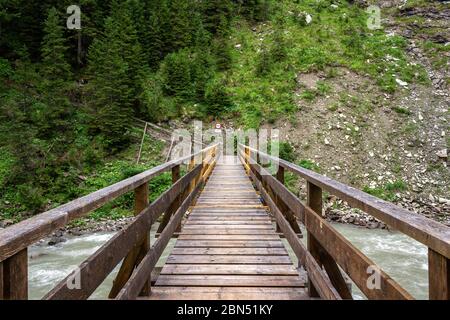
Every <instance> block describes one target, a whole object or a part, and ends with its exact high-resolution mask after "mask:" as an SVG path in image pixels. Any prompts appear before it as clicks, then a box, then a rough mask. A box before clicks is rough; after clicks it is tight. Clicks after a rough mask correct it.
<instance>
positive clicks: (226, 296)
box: [149, 287, 309, 300]
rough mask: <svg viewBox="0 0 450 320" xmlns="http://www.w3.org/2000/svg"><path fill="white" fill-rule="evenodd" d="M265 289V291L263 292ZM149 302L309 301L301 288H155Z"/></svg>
mask: <svg viewBox="0 0 450 320" xmlns="http://www.w3.org/2000/svg"><path fill="white" fill-rule="evenodd" d="M264 289H265V290H264ZM149 299H151V300H162V299H164V300H237V299H242V300H309V297H308V295H307V293H306V290H305V289H303V288H251V287H228V288H227V287H225V288H223V287H214V288H206V287H197V288H196V287H155V288H154V290H153V293H152V296H151V297H150V298H149Z"/></svg>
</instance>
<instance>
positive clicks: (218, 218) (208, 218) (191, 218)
mask: <svg viewBox="0 0 450 320" xmlns="http://www.w3.org/2000/svg"><path fill="white" fill-rule="evenodd" d="M189 221H204V222H219V221H220V222H222V221H252V222H253V221H268V222H270V221H271V219H270V217H269V216H265V217H264V216H260V217H258V216H247V215H241V216H228V217H227V216H197V215H195V214H190V215H189Z"/></svg>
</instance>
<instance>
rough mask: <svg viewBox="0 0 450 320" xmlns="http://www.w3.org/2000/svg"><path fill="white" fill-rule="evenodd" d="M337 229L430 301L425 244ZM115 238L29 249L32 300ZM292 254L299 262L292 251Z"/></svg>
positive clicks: (100, 295) (102, 294)
mask: <svg viewBox="0 0 450 320" xmlns="http://www.w3.org/2000/svg"><path fill="white" fill-rule="evenodd" d="M334 227H335V228H336V229H337V230H339V231H340V232H341V233H342V234H343V235H344V236H345V237H346V238H347V239H349V240H350V241H351V242H352V243H353V244H354V245H355V246H356V247H357V248H359V249H360V250H361V251H362V252H363V253H365V254H366V255H367V256H368V257H369V258H371V259H372V260H373V261H374V262H376V263H377V264H378V265H379V266H380V267H381V268H382V269H383V270H384V271H385V272H386V273H387V274H389V275H390V276H391V277H392V278H393V279H394V280H396V281H397V282H398V283H399V284H400V285H402V286H403V287H404V288H405V289H406V290H407V291H408V292H410V293H411V294H412V295H413V296H414V297H415V298H417V299H427V297H428V263H427V248H426V247H425V246H424V245H422V244H420V243H418V242H417V241H415V240H412V239H411V238H409V237H407V236H405V235H403V234H401V233H398V232H393V231H387V230H378V229H376V230H368V229H365V228H359V227H355V226H351V225H344V224H334ZM156 228H157V225H154V227H153V228H152V232H151V241H152V243H154V241H155V239H154V234H155V231H156ZM112 236H113V233H95V234H89V235H84V236H79V237H70V238H68V239H67V241H66V242H64V243H61V244H58V245H56V246H46V245H39V246H33V247H31V248H30V250H29V255H30V260H29V262H30V264H29V297H30V299H40V298H42V296H43V295H44V294H45V293H47V292H48V291H49V290H50V289H51V288H52V287H53V286H55V285H56V283H57V282H58V281H60V280H62V279H64V277H66V276H67V275H68V274H69V273H70V272H71V271H73V270H74V269H75V268H76V267H77V265H78V264H79V263H80V262H82V261H83V260H84V259H86V258H87V257H89V256H90V255H91V254H92V253H94V252H95V250H97V249H98V248H100V246H101V245H102V244H104V243H105V242H106V241H107V240H108V239H110V238H111V237H112ZM174 243H175V240H171V242H170V244H169V246H168V247H167V248H166V250H165V251H164V253H163V256H162V257H161V259H160V261H159V262H158V266H162V265H163V264H164V262H165V259H167V256H168V254H169V252H170V250H171V249H172V248H173V245H174ZM290 255H291V257H292V258H293V260H295V257H294V255H293V253H292V252H290ZM119 265H120V264H119ZM118 268H119V267H117V268H116V269H115V270H114V272H113V273H112V274H110V275H109V277H108V278H107V279H106V280H105V281H104V282H103V284H102V285H101V286H100V287H99V288H98V289H97V290H96V292H95V293H94V294H93V295H92V297H91V299H105V298H107V296H108V292H109V289H110V288H111V285H112V280H113V279H114V276H115V274H116V273H117V271H118ZM352 290H353V295H354V298H355V299H364V296H363V295H362V293H361V292H360V291H359V290H358V288H357V287H356V286H355V285H353V286H352Z"/></svg>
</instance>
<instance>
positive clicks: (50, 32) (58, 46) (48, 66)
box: [41, 7, 71, 80]
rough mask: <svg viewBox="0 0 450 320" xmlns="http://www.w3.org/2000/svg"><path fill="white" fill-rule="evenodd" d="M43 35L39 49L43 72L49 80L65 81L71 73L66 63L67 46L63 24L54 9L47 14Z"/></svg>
mask: <svg viewBox="0 0 450 320" xmlns="http://www.w3.org/2000/svg"><path fill="white" fill-rule="evenodd" d="M44 33H45V35H44V39H43V41H42V47H41V51H42V64H43V71H44V73H45V75H46V77H47V78H48V79H50V80H58V79H59V80H65V79H67V78H69V77H70V74H71V72H70V65H69V63H67V61H66V53H67V45H66V40H65V38H64V29H63V24H62V20H61V19H60V18H59V15H58V11H57V10H56V8H55V7H52V8H51V9H50V10H49V12H48V16H47V20H46V21H45V24H44Z"/></svg>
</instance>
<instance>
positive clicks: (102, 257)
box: [43, 165, 201, 300]
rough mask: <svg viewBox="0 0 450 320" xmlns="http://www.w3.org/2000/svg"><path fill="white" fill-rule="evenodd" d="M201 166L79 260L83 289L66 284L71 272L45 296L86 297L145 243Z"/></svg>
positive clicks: (53, 297) (48, 297) (79, 298)
mask: <svg viewBox="0 0 450 320" xmlns="http://www.w3.org/2000/svg"><path fill="white" fill-rule="evenodd" d="M200 170H201V165H198V166H197V167H196V168H195V169H194V170H193V171H191V172H189V173H187V174H186V175H185V176H184V177H183V178H181V179H180V180H179V181H178V182H177V183H176V184H175V185H173V186H172V187H171V188H170V189H169V190H167V191H166V192H164V193H163V194H162V195H161V196H160V197H159V198H158V199H157V200H155V201H154V202H153V203H152V204H150V205H149V206H148V207H147V208H146V209H145V210H144V211H143V212H142V213H141V214H140V215H139V216H137V217H136V218H135V219H134V220H133V221H132V222H131V223H130V224H129V225H128V226H126V227H125V228H124V229H123V230H121V231H119V232H118V233H116V234H115V235H114V236H113V237H112V238H111V239H110V240H108V241H107V242H106V243H105V244H104V245H103V246H101V247H100V248H99V249H98V250H97V251H96V252H95V253H94V254H93V255H91V256H90V257H89V258H87V259H86V260H84V261H83V262H82V263H81V264H80V266H79V270H78V271H79V273H80V279H81V288H82V290H70V289H69V288H68V287H67V283H68V280H70V279H71V277H72V275H69V276H67V277H66V278H65V279H63V280H62V281H60V282H59V283H58V285H57V286H56V287H54V288H53V289H52V290H51V291H50V292H48V293H47V294H46V295H45V296H44V298H43V299H44V300H51V299H56V300H64V299H75V300H84V299H87V298H89V296H90V295H91V294H92V293H93V292H94V291H95V289H96V288H97V287H98V286H99V285H100V284H101V283H102V282H103V281H104V280H105V278H106V277H107V276H108V275H109V274H110V273H111V271H112V270H113V269H114V268H115V266H116V265H117V264H118V263H119V262H120V261H121V260H122V259H123V258H124V257H125V256H126V255H127V254H128V252H130V248H133V247H134V246H139V245H140V244H141V243H142V239H143V238H144V237H145V236H146V235H147V233H148V232H149V230H150V227H151V225H152V224H153V223H154V222H155V221H156V220H157V218H158V217H159V216H160V215H161V213H162V212H163V211H164V210H166V209H167V207H168V205H169V204H170V203H172V202H173V200H174V199H175V198H176V197H177V196H178V194H179V193H180V192H181V190H184V188H185V187H186V186H187V184H188V183H189V182H190V181H191V180H192V179H193V178H194V177H195V175H197V174H198V173H199V172H200Z"/></svg>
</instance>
